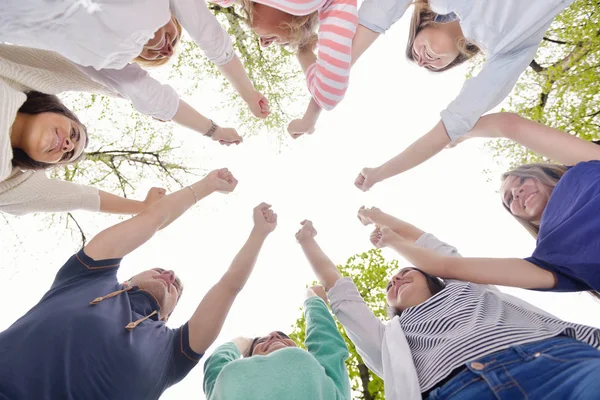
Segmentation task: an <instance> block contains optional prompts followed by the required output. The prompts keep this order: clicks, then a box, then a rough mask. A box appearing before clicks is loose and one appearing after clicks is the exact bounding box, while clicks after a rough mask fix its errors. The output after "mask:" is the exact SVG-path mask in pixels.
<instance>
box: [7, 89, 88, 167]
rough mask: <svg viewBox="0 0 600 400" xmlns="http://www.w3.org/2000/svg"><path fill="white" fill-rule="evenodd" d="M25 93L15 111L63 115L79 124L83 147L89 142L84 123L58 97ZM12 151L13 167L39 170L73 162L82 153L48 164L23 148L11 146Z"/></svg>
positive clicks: (34, 92) (31, 113)
mask: <svg viewBox="0 0 600 400" xmlns="http://www.w3.org/2000/svg"><path fill="white" fill-rule="evenodd" d="M25 95H26V96H27V100H25V103H23V105H22V106H21V108H19V110H18V111H17V112H20V113H23V114H29V115H35V114H41V113H46V112H50V113H55V114H60V115H63V116H65V117H67V118H69V119H70V120H71V121H73V122H75V123H76V124H77V125H78V126H79V129H80V130H81V133H82V136H84V137H85V145H84V147H87V145H88V142H89V137H88V133H87V128H86V127H85V125H83V124H82V123H81V121H79V119H78V118H77V116H76V115H75V113H73V111H71V110H69V109H68V108H67V107H66V106H65V105H64V104H63V103H62V102H61V101H60V99H59V98H58V97H56V96H54V95H52V94H45V93H40V92H36V91H31V92H27V93H25ZM12 151H13V158H12V165H13V167H19V168H21V169H25V170H28V169H32V170H41V169H48V168H52V167H55V166H57V165H64V164H75V163H76V162H78V161H79V160H81V159H82V157H83V155H84V153H83V152H82V153H81V154H80V155H79V156H78V157H76V158H74V159H72V160H69V161H60V162H58V163H56V164H50V163H45V162H41V161H36V160H34V159H32V158H31V157H29V156H28V155H27V153H25V152H24V151H23V150H21V149H19V148H16V147H13V148H12Z"/></svg>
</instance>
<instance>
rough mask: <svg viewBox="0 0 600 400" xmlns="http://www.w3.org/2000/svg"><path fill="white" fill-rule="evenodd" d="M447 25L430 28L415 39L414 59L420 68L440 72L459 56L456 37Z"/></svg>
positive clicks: (423, 30)
mask: <svg viewBox="0 0 600 400" xmlns="http://www.w3.org/2000/svg"><path fill="white" fill-rule="evenodd" d="M445 25H446V24H435V25H431V26H428V27H426V28H423V29H422V30H421V31H420V32H419V33H418V34H417V36H416V37H415V40H414V43H413V46H412V57H413V59H414V60H415V62H416V63H417V64H419V67H424V68H427V69H431V70H439V69H442V68H445V67H447V66H448V65H450V64H451V63H452V62H453V61H454V60H455V59H456V58H457V57H458V56H459V54H460V51H459V49H458V46H457V44H456V37H455V35H453V34H451V31H449V30H448V29H446V26H445Z"/></svg>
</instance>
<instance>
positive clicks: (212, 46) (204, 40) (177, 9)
mask: <svg viewBox="0 0 600 400" xmlns="http://www.w3.org/2000/svg"><path fill="white" fill-rule="evenodd" d="M171 10H172V11H173V13H174V14H175V17H177V19H178V20H179V22H180V23H181V26H183V28H184V29H185V30H186V31H187V32H188V33H189V35H190V36H191V37H192V39H194V42H196V44H197V45H198V47H200V49H201V50H202V51H203V52H204V54H205V55H206V57H208V59H209V60H210V61H212V62H213V63H215V64H216V65H223V64H227V63H228V62H229V61H231V59H232V58H233V56H234V55H235V52H234V51H233V44H232V43H231V37H230V36H229V34H228V33H227V32H226V31H225V29H223V27H222V26H221V24H220V23H219V21H218V20H217V17H215V15H214V14H213V13H212V12H211V11H210V10H209V9H208V6H207V5H206V2H205V1H202V0H171Z"/></svg>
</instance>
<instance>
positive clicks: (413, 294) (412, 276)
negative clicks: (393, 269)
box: [386, 268, 432, 311]
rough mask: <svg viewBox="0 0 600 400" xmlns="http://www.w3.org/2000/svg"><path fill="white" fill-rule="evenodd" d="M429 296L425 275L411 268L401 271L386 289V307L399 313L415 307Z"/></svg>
mask: <svg viewBox="0 0 600 400" xmlns="http://www.w3.org/2000/svg"><path fill="white" fill-rule="evenodd" d="M431 296H432V294H431V291H430V290H429V286H428V284H427V279H426V278H425V275H423V274H422V273H421V272H419V271H417V270H415V269H412V268H404V269H402V270H401V271H400V272H398V273H397V274H396V275H394V276H393V277H392V279H391V280H390V281H389V282H388V284H387V287H386V301H387V304H388V306H390V307H392V308H394V309H396V310H400V311H404V310H406V309H407V308H409V307H414V306H417V305H419V304H421V303H423V302H425V301H426V300H427V299H429V298H430V297H431Z"/></svg>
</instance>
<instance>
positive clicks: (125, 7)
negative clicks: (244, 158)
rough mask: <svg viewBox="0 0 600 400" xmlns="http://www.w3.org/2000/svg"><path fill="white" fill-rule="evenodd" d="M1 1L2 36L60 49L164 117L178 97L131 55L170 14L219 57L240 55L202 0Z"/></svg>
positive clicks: (210, 54)
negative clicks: (5, 3)
mask: <svg viewBox="0 0 600 400" xmlns="http://www.w3.org/2000/svg"><path fill="white" fill-rule="evenodd" d="M3 1H8V4H7V5H4V4H3V6H2V15H0V41H6V42H10V43H15V44H19V45H23V46H29V47H33V48H40V49H46V50H52V51H56V52H58V53H60V54H62V55H63V56H64V57H66V58H67V59H69V60H71V61H73V62H74V63H76V64H78V65H80V69H81V70H82V71H84V72H85V73H86V74H87V75H89V76H90V77H91V78H92V79H93V80H95V81H96V82H98V83H101V84H102V85H104V86H106V87H109V88H110V89H111V90H113V91H115V92H117V93H119V94H120V95H121V96H122V97H123V98H126V99H128V100H130V101H131V103H132V104H133V106H134V107H135V109H136V110H138V111H139V112H140V113H142V114H145V115H149V116H151V117H154V118H157V119H159V120H161V121H170V120H171V119H173V117H174V116H175V114H176V113H177V111H178V110H179V96H178V95H177V93H176V92H175V90H174V89H173V88H171V87H170V86H169V85H163V84H161V83H160V82H158V81H157V80H155V79H154V78H152V77H151V76H150V75H149V74H148V73H147V72H146V71H145V70H144V69H142V68H141V67H140V66H139V65H137V64H135V63H132V64H130V62H131V61H132V60H133V59H134V58H136V57H137V56H138V55H139V54H140V53H141V52H142V48H143V46H144V44H146V42H147V41H148V40H149V39H151V38H152V37H154V32H155V31H156V30H158V29H159V28H160V27H161V26H163V25H164V24H166V23H167V21H169V19H170V18H171V13H172V14H173V15H174V16H175V17H176V18H177V19H178V20H179V22H180V23H181V25H182V27H183V28H184V29H185V30H186V31H187V32H188V34H189V35H190V36H191V37H192V39H193V40H194V41H195V42H196V44H197V45H198V47H199V48H200V49H201V50H202V51H203V52H204V54H206V56H207V57H208V59H209V60H211V61H212V62H213V63H215V64H216V65H223V64H227V63H228V62H229V61H231V60H232V58H233V57H234V56H235V52H234V51H233V45H232V42H231V37H230V36H229V34H228V33H227V32H226V31H225V29H223V27H222V26H221V24H220V23H219V21H218V20H217V18H216V17H215V15H214V14H213V13H212V12H211V11H210V10H209V9H208V7H207V5H206V2H205V1H204V0H122V1H111V0H87V1H84V0H79V1H63V0H55V1H51V2H49V1H42V0H27V1H25V0H3ZM24 5H26V6H25V7H24ZM61 9H62V10H63V13H62V14H61V13H59V11H58V10H61ZM58 14H60V15H58ZM65 15H68V18H66V17H65ZM17 21H18V23H17Z"/></svg>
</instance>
